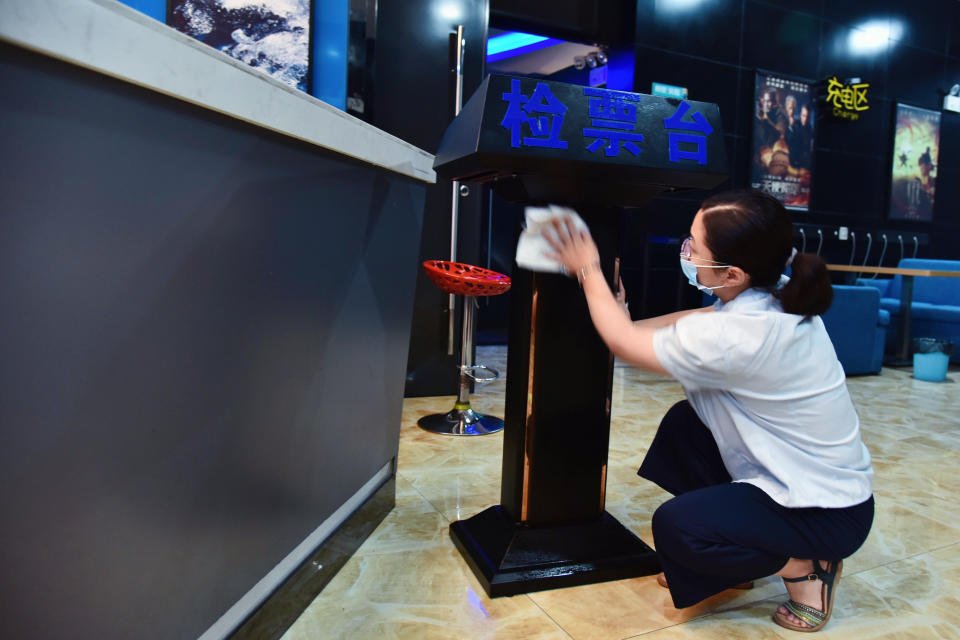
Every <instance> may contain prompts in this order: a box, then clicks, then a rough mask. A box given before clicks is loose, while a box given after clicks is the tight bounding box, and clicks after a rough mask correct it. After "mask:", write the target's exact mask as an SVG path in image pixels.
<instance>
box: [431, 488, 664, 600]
mask: <svg viewBox="0 0 960 640" xmlns="http://www.w3.org/2000/svg"><path fill="white" fill-rule="evenodd" d="M450 537H451V538H453V543H454V544H455V545H456V546H457V549H459V550H460V553H461V554H462V555H463V557H464V559H465V560H466V561H467V564H468V565H470V568H471V569H472V570H473V573H474V575H476V576H477V579H478V580H479V581H480V583H481V584H482V585H483V588H484V590H485V591H486V592H487V595H489V596H490V597H491V598H496V597H498V596H512V595H516V594H518V593H529V592H531V591H543V590H545V589H556V588H558V587H572V586H576V585H581V584H593V583H595V582H604V581H606V580H620V579H623V578H635V577H638V576H649V575H652V574H654V573H658V572H659V571H660V561H659V559H658V558H657V553H656V552H655V551H654V550H653V549H651V548H650V547H649V546H647V544H646V543H644V542H643V540H641V539H640V538H638V537H637V536H636V535H634V534H633V532H631V531H630V530H629V529H627V528H626V527H624V526H623V525H622V524H620V523H619V522H618V521H617V519H616V518H614V517H613V516H611V515H610V514H609V513H607V512H606V511H604V512H603V515H602V516H601V517H600V518H598V519H597V520H594V521H592V522H584V523H576V524H562V525H552V526H540V527H526V526H520V525H517V524H516V523H515V522H514V521H513V519H512V518H510V517H508V516H507V514H506V512H504V510H503V508H502V507H501V506H500V505H496V506H493V507H489V508H487V509H485V510H483V511H481V512H480V513H478V514H477V515H475V516H473V517H472V518H469V519H467V520H458V521H457V522H454V523H453V524H451V525H450Z"/></svg>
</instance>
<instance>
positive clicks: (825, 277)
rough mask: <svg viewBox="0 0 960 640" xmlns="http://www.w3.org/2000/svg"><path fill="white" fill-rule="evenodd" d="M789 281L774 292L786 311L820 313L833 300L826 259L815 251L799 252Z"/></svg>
mask: <svg viewBox="0 0 960 640" xmlns="http://www.w3.org/2000/svg"><path fill="white" fill-rule="evenodd" d="M790 266H791V268H792V273H791V274H790V282H788V283H787V284H786V286H784V287H783V288H782V289H777V290H775V291H774V292H773V295H774V297H775V298H776V299H777V300H779V301H780V305H781V306H782V307H783V310H784V311H786V312H787V313H795V314H797V315H799V316H818V315H820V314H821V313H824V312H826V310H827V309H829V308H830V303H831V302H833V286H832V285H831V284H830V272H829V271H827V263H826V262H824V261H823V259H822V258H821V257H820V256H818V255H817V254H815V253H798V254H797V255H796V256H794V258H793V264H791V265H790Z"/></svg>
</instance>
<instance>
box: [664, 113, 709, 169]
mask: <svg viewBox="0 0 960 640" xmlns="http://www.w3.org/2000/svg"><path fill="white" fill-rule="evenodd" d="M689 111H690V105H689V104H687V102H686V100H684V101H682V102H681V103H680V106H679V107H677V110H676V112H674V114H673V115H672V116H670V117H669V118H664V119H663V128H664V129H681V130H683V131H696V132H697V133H674V132H672V131H670V132H668V133H667V143H668V145H669V152H670V162H679V161H680V160H683V159H685V160H696V161H697V162H698V163H700V164H707V136H708V135H710V134H711V133H713V127H711V126H710V123H709V122H707V119H706V118H704V117H703V115H701V113H700V112H699V111H694V112H693V114H692V115H691V116H690V117H691V118H692V119H693V122H688V121H685V120H684V119H683V118H684V117H686V115H687V112H689ZM681 142H683V143H687V144H693V145H696V151H691V150H689V149H681V148H680V143H681Z"/></svg>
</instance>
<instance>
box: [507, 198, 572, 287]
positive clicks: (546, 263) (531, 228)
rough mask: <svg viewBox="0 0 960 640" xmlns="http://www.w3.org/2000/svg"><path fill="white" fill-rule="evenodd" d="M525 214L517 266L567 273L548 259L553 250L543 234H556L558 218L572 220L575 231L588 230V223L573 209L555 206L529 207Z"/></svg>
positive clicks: (559, 265) (518, 248)
mask: <svg viewBox="0 0 960 640" xmlns="http://www.w3.org/2000/svg"><path fill="white" fill-rule="evenodd" d="M525 214H526V224H525V225H524V230H523V231H522V232H521V233H520V241H519V242H518V243H517V265H518V266H521V267H523V268H524V269H530V270H531V271H543V272H545V273H565V271H564V269H563V265H562V264H560V263H559V262H557V261H556V260H551V259H550V258H548V257H547V254H548V253H552V252H553V250H552V248H551V247H550V245H549V244H548V243H547V239H546V238H544V237H543V234H544V233H555V232H554V230H553V224H552V223H553V221H554V220H556V219H558V218H570V219H571V220H573V225H574V228H575V229H586V228H587V223H585V222H584V221H583V218H581V217H580V216H579V215H578V214H577V212H576V211H574V210H573V209H570V208H567V207H559V206H557V205H555V204H551V205H548V206H546V207H527V208H526V210H525Z"/></svg>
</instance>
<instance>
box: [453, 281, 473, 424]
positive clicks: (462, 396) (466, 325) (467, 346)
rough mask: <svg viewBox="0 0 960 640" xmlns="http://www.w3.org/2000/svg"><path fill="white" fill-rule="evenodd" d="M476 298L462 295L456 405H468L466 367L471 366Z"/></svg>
mask: <svg viewBox="0 0 960 640" xmlns="http://www.w3.org/2000/svg"><path fill="white" fill-rule="evenodd" d="M475 306H476V299H475V298H474V297H473V296H463V339H462V340H461V341H460V349H461V353H460V393H459V394H458V395H457V406H460V405H466V407H465V408H469V407H470V376H468V375H467V373H466V370H467V368H468V367H472V366H473V314H474V307H475Z"/></svg>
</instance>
